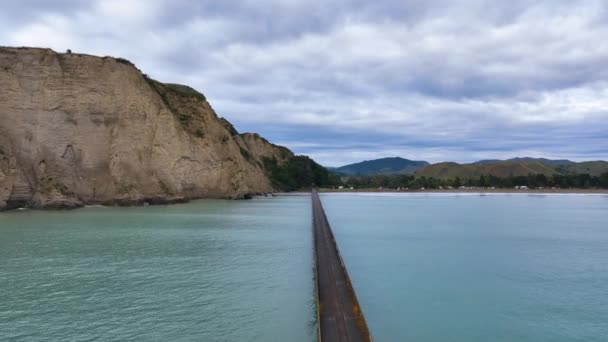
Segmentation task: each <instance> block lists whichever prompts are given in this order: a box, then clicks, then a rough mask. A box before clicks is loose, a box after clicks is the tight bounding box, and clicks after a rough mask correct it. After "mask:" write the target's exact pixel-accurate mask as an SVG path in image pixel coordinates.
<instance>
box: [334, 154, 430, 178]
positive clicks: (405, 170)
mask: <svg viewBox="0 0 608 342" xmlns="http://www.w3.org/2000/svg"><path fill="white" fill-rule="evenodd" d="M429 165H430V164H429V163H428V162H426V161H416V160H409V159H404V158H400V157H394V158H381V159H374V160H366V161H363V162H360V163H355V164H349V165H344V166H341V167H336V168H328V169H329V170H331V171H333V172H336V173H339V174H343V175H347V176H354V175H359V176H370V175H411V174H414V173H415V172H416V171H418V170H420V169H422V168H424V167H427V166H429Z"/></svg>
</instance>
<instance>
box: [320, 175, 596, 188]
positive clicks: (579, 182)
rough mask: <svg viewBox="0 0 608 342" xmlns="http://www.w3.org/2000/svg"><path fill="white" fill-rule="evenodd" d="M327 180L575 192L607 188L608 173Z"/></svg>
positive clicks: (369, 184)
mask: <svg viewBox="0 0 608 342" xmlns="http://www.w3.org/2000/svg"><path fill="white" fill-rule="evenodd" d="M326 179H327V181H328V182H327V184H324V185H325V186H326V187H338V186H343V187H353V188H355V189H372V188H373V189H377V188H387V189H399V188H401V189H406V188H407V189H421V188H425V189H440V188H443V189H445V188H449V187H452V188H459V187H461V186H465V187H479V188H490V187H494V188H514V187H516V186H526V187H528V188H562V189H564V188H576V189H608V172H606V173H603V174H601V175H599V176H592V175H590V174H575V175H558V174H554V175H550V176H546V175H544V174H529V175H527V176H508V177H497V176H492V175H482V176H479V177H477V178H464V179H461V178H460V177H454V178H448V179H443V178H442V179H439V178H433V177H425V176H421V177H415V176H412V175H373V176H350V177H338V176H336V175H333V174H331V175H330V176H329V177H328V178H326Z"/></svg>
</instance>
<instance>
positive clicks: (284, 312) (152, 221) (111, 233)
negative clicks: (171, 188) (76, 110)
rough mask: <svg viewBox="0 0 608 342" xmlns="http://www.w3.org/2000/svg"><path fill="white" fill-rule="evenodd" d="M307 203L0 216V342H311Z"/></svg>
mask: <svg viewBox="0 0 608 342" xmlns="http://www.w3.org/2000/svg"><path fill="white" fill-rule="evenodd" d="M310 220H311V212H310V198H309V197H308V196H293V197H291V196H290V197H276V198H267V199H255V200H252V201H211V200H209V201H196V202H192V203H188V204H180V205H172V206H150V207H137V208H103V207H97V208H84V209H79V210H76V211H70V212H50V211H25V212H7V213H0V340H1V341H311V340H313V339H314V338H315V336H316V307H315V305H316V302H315V300H314V283H313V274H312V270H313V268H312V267H313V265H312V248H313V247H312V232H311V222H310Z"/></svg>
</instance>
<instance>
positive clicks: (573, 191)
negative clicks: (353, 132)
mask: <svg viewBox="0 0 608 342" xmlns="http://www.w3.org/2000/svg"><path fill="white" fill-rule="evenodd" d="M319 192H320V193H402V194H408V193H448V194H449V193H453V194H458V193H471V194H583V195H584V194H606V195H608V189H425V190H414V189H412V190H395V189H352V190H351V189H342V190H340V189H319Z"/></svg>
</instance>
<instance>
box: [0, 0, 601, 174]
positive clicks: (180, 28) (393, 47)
mask: <svg viewBox="0 0 608 342" xmlns="http://www.w3.org/2000/svg"><path fill="white" fill-rule="evenodd" d="M0 19H1V21H0V42H2V44H3V45H33V46H49V47H51V48H54V49H56V50H58V51H63V50H65V49H68V48H70V49H72V50H74V51H80V52H86V53H93V54H100V55H116V56H122V57H126V58H128V59H130V60H132V61H133V62H135V63H136V64H137V65H138V67H140V69H142V70H144V72H146V73H148V74H149V75H151V76H153V77H155V78H158V79H160V80H163V81H170V82H179V83H186V84H190V85H192V86H194V87H196V88H197V89H199V90H201V91H202V92H204V93H205V94H206V95H207V97H208V98H209V99H210V100H211V102H212V104H213V105H214V107H215V108H216V110H217V111H218V113H220V114H221V115H223V116H225V117H227V118H228V119H230V120H231V121H233V122H234V123H235V124H236V126H237V128H239V129H240V130H242V131H257V132H259V133H261V134H262V135H264V136H266V137H268V138H269V139H270V140H273V141H277V142H280V143H282V144H285V145H286V146H288V147H291V148H293V149H294V150H295V151H296V152H298V153H305V154H310V155H311V156H313V157H314V158H316V159H318V160H319V161H320V162H322V163H324V164H328V165H338V164H340V163H346V162H353V161H358V160H359V159H361V158H368V159H369V158H375V157H382V156H391V155H400V156H403V157H408V158H414V159H427V160H431V161H440V160H457V161H472V160H475V159H486V158H501V157H513V156H523V155H532V156H548V157H559V158H562V157H563V158H572V159H576V160H581V159H608V145H606V144H605V143H604V142H605V141H607V140H606V138H608V136H607V134H606V133H603V132H608V120H607V119H608V96H607V95H608V44H606V43H605V38H604V37H606V36H608V5H607V4H606V3H605V2H604V1H601V0H597V1H594V0H589V1H585V0H583V1H578V2H576V3H574V2H571V1H565V0H564V1H555V0H553V1H534V2H530V1H523V0H513V1H509V2H499V3H497V2H495V1H482V0H473V1H447V0H445V1H443V0H439V1H422V0H409V1H396V0H395V1H393V0H387V1H374V2H369V1H362V0H354V1H346V0H335V1H324V2H313V3H311V2H309V1H297V0H290V1H278V0H264V1H252V0H251V1H249V0H247V1H233V0H227V1H221V2H217V1H194V0H191V1H190V0H176V1H160V0H158V1H142V0H137V1H128V0H120V1H118V0H112V1H97V2H80V1H26V2H21V3H13V4H11V5H10V6H7V8H6V9H4V10H3V13H2V14H0Z"/></svg>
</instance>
